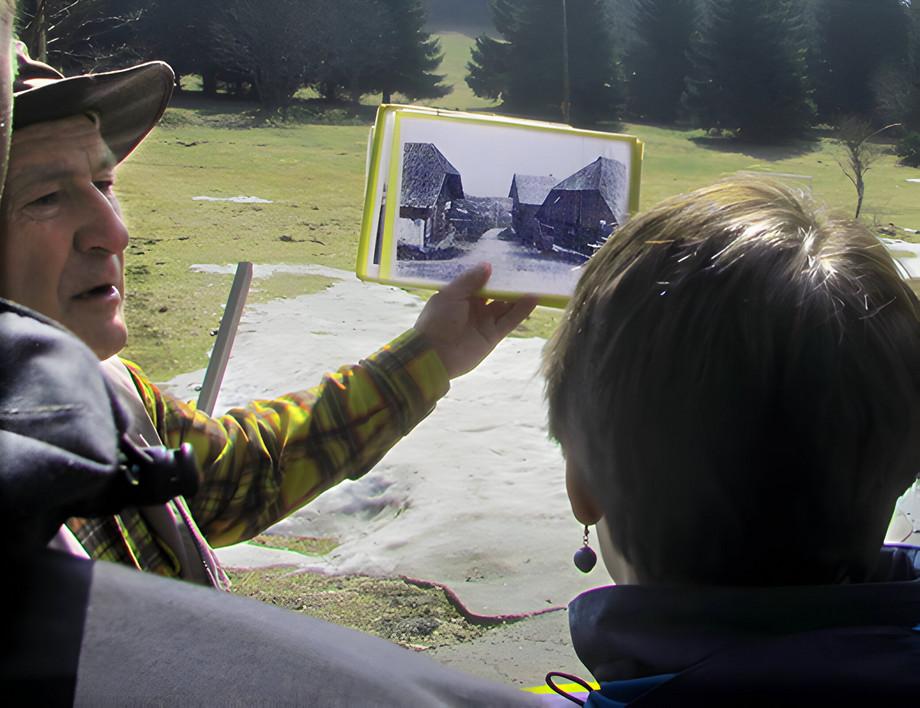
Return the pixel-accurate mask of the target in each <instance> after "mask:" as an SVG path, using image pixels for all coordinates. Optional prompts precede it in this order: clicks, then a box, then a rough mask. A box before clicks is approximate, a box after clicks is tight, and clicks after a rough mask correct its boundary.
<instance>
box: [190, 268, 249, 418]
mask: <svg viewBox="0 0 920 708" xmlns="http://www.w3.org/2000/svg"><path fill="white" fill-rule="evenodd" d="M251 282H252V263H249V262H248V261H243V262H242V263H239V264H238V265H237V266H236V276H234V278H233V285H232V287H231V288H230V297H229V298H227V306H226V307H225V308H224V316H223V317H221V319H220V329H219V330H217V341H216V342H214V351H213V352H211V358H210V360H209V361H208V370H207V371H206V372H205V374H204V382H203V383H202V384H201V391H200V392H199V394H198V403H197V406H198V410H200V411H204V412H205V413H207V414H208V415H213V414H214V404H215V403H217V394H218V392H220V384H221V382H222V381H223V380H224V372H225V371H226V370H227V362H228V361H229V360H230V350H231V349H232V348H233V340H234V339H235V338H236V328H237V327H238V326H239V324H240V317H241V316H242V314H243V307H244V306H245V305H246V296H247V295H248V294H249V284H250V283H251Z"/></svg>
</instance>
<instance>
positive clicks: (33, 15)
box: [18, 0, 144, 70]
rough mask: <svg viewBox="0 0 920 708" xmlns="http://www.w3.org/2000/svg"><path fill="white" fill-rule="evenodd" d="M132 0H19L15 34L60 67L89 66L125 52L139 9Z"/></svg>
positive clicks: (100, 64)
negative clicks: (17, 33) (16, 32)
mask: <svg viewBox="0 0 920 708" xmlns="http://www.w3.org/2000/svg"><path fill="white" fill-rule="evenodd" d="M143 12H144V10H143V3H141V2H138V1H135V0H128V1H125V0H120V1H117V0H21V1H20V2H19V10H18V19H19V23H18V24H19V27H20V28H21V29H20V36H21V38H22V40H23V41H24V42H25V43H26V46H27V47H28V48H29V53H30V54H31V56H33V57H35V58H36V59H39V60H40V61H45V62H50V63H51V64H54V65H56V66H58V67H59V68H66V69H68V70H71V69H81V70H94V69H100V68H109V67H110V66H111V65H115V64H119V63H121V62H122V61H123V58H124V57H125V56H126V55H130V54H131V52H130V49H129V48H128V39H129V38H130V32H129V30H130V27H131V26H132V25H133V23H135V22H136V21H137V20H138V18H139V17H140V16H141V15H142V14H143Z"/></svg>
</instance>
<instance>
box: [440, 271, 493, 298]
mask: <svg viewBox="0 0 920 708" xmlns="http://www.w3.org/2000/svg"><path fill="white" fill-rule="evenodd" d="M491 275H492V266H491V265H489V264H488V263H480V264H479V265H476V266H473V267H472V268H470V269H469V270H467V271H464V272H463V273H461V274H460V275H458V276H457V277H456V278H454V279H453V280H451V281H450V282H449V283H448V284H447V285H445V286H444V287H443V288H441V293H442V294H443V295H444V296H445V297H446V299H451V300H453V299H456V300H465V299H466V298H468V297H469V296H470V295H473V294H474V293H477V292H479V291H480V290H482V289H483V288H484V287H485V286H486V283H487V282H488V281H489V276H491Z"/></svg>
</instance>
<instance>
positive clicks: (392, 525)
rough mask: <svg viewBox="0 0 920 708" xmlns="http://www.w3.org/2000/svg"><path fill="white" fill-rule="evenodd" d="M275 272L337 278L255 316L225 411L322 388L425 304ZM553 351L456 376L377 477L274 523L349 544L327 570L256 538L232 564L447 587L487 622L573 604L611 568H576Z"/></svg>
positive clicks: (225, 390)
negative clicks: (549, 405)
mask: <svg viewBox="0 0 920 708" xmlns="http://www.w3.org/2000/svg"><path fill="white" fill-rule="evenodd" d="M208 269H209V270H217V269H215V268H208ZM220 270H222V271H224V272H232V269H231V268H229V267H227V268H222V269H220ZM272 270H284V271H288V272H306V273H313V274H318V275H325V276H331V277H333V278H336V279H337V282H336V283H335V285H333V286H332V287H330V288H328V289H327V290H325V291H323V292H321V293H317V294H314V295H306V296H303V297H300V298H296V299H291V300H283V301H275V302H271V303H268V304H265V305H252V306H248V307H247V308H246V312H245V313H244V316H243V320H242V322H241V324H240V329H239V334H238V337H237V340H236V344H235V346H234V354H233V357H232V358H231V360H230V364H229V366H228V369H227V374H226V377H225V379H224V384H223V387H222V389H221V395H220V398H219V400H218V402H217V406H216V409H215V410H218V411H220V410H226V409H227V408H229V407H231V406H235V405H239V404H245V403H246V402H247V401H249V400H251V399H252V398H258V397H265V396H266V395H271V394H273V393H275V394H278V393H283V392H286V391H289V390H294V389H297V388H299V387H306V386H310V385H313V384H315V383H317V382H318V381H319V380H320V378H321V377H322V374H323V373H324V372H325V371H327V370H329V369H332V368H336V367H338V366H339V365H341V364H346V363H352V362H355V361H357V360H358V359H359V358H361V357H362V356H365V355H367V354H370V353H371V352H373V351H374V350H375V349H376V348H378V347H379V346H380V345H382V344H384V343H385V342H386V341H388V340H389V339H391V338H393V337H395V336H396V335H398V334H400V333H401V332H402V331H404V330H405V329H406V328H408V327H410V326H411V325H412V323H413V322H414V321H415V318H416V316H417V315H418V313H419V311H420V310H421V307H422V304H423V303H422V301H421V300H420V299H419V298H418V297H416V296H414V295H410V294H408V293H406V292H403V291H402V290H399V289H396V288H392V287H387V286H382V285H375V284H370V283H361V282H359V281H358V280H356V279H355V277H354V275H353V274H352V273H347V272H344V271H336V270H332V269H328V268H321V267H315V266H300V267H287V266H278V267H272V266H256V268H255V277H256V278H258V277H264V276H266V275H267V274H268V273H270V272H271V271H272ZM267 342H270V345H268V346H266V343H267ZM543 343H544V342H543V340H541V339H508V340H505V341H504V342H502V344H500V345H499V347H498V348H497V349H496V351H495V352H493V353H492V355H491V356H490V357H489V358H488V359H487V360H486V361H485V362H484V363H483V364H482V365H481V366H480V367H479V368H477V369H476V370H475V371H473V372H472V373H470V374H468V375H467V376H465V377H463V378H460V379H458V380H456V381H454V382H453V385H452V388H451V391H450V393H449V394H448V395H447V397H446V398H445V399H443V400H442V401H441V402H440V404H439V405H438V407H437V409H436V410H435V412H434V413H433V414H432V415H431V416H429V417H428V418H427V419H426V420H425V421H423V422H422V424H421V425H419V426H418V428H416V429H415V430H414V431H413V432H412V433H411V434H410V435H409V436H408V437H407V438H406V439H404V440H403V441H402V442H401V443H400V444H399V445H397V446H396V447H395V448H394V449H393V450H392V451H391V452H390V453H389V454H388V455H387V456H386V458H385V459H384V460H383V461H382V462H381V463H380V464H379V465H378V466H377V467H376V468H375V470H374V471H373V472H371V473H370V474H369V475H367V476H366V477H365V478H363V479H362V480H360V481H358V482H354V483H352V482H345V483H343V484H342V485H340V486H339V487H337V488H335V489H333V490H330V491H328V492H326V493H325V494H323V495H322V496H321V497H320V498H318V499H317V500H316V501H314V502H313V503H311V504H309V505H308V506H307V508H305V509H303V510H301V511H300V512H298V513H296V514H295V515H294V516H292V517H291V518H289V519H288V520H286V521H284V522H282V523H281V524H279V525H278V526H277V527H276V529H277V530H278V531H283V532H285V533H292V534H298V535H310V536H335V537H337V538H339V539H341V540H342V541H343V544H342V545H341V546H340V547H339V548H337V549H336V550H335V551H333V552H332V553H331V554H330V555H329V556H328V557H326V558H325V559H323V562H322V563H320V564H317V563H316V562H315V561H312V562H311V561H310V560H309V559H305V558H304V557H302V556H298V555H296V554H286V553H284V552H281V551H277V552H273V551H266V550H265V549H261V548H256V547H252V546H248V545H245V544H244V545H241V546H238V547H235V548H231V549H227V550H225V551H222V552H221V557H222V559H223V560H224V562H226V563H227V564H229V565H243V566H251V565H259V564H262V563H270V562H278V561H279V560H284V562H295V563H298V564H300V565H312V566H313V567H316V566H317V565H319V567H321V568H324V569H327V570H333V571H335V572H342V573H345V572H348V573H377V574H386V575H407V576H412V577H418V578H424V579H428V580H434V581H438V582H442V583H446V584H448V585H449V586H450V587H452V588H453V589H454V590H455V591H456V592H457V593H458V594H459V596H460V598H461V599H462V600H463V601H464V603H465V604H467V605H468V606H469V608H470V609H471V610H473V611H474V612H479V613H482V614H490V615H493V614H506V613H521V612H533V611H539V610H543V609H546V608H549V607H554V606H564V605H565V604H567V603H568V601H569V600H570V599H571V598H572V597H574V596H575V595H576V594H577V593H578V592H580V591H581V590H584V589H587V588H589V587H593V586H596V585H600V584H603V583H605V582H606V581H607V578H606V575H605V574H604V573H603V571H602V570H601V569H600V567H598V568H597V569H595V571H594V572H593V573H591V574H590V575H588V576H582V575H581V574H580V573H579V572H578V571H577V570H576V569H575V568H574V566H573V565H572V561H571V558H572V554H573V553H574V551H575V550H576V549H577V548H578V546H579V545H580V543H581V528H580V527H579V525H578V523H577V522H576V521H575V520H574V518H573V517H572V515H571V512H570V510H569V505H568V500H567V498H566V496H565V490H564V481H563V478H564V477H563V463H562V456H561V454H560V452H559V450H558V448H557V447H556V446H555V445H554V444H553V443H551V442H550V441H549V440H548V439H547V436H546V428H545V418H546V416H545V412H544V406H543V400H542V393H543V382H542V379H541V377H540V376H539V375H538V373H537V370H538V365H539V358H540V351H541V348H542V346H543ZM203 373H204V372H203V371H199V372H194V373H192V374H187V375H184V376H180V377H178V378H176V379H174V380H173V381H171V382H170V383H169V385H168V388H169V389H170V390H171V391H173V392H174V393H176V394H177V395H180V396H181V397H183V398H187V399H194V398H195V397H196V395H197V394H196V392H195V386H197V385H200V383H201V380H202V378H203Z"/></svg>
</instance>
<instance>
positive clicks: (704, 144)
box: [688, 133, 821, 162]
mask: <svg viewBox="0 0 920 708" xmlns="http://www.w3.org/2000/svg"><path fill="white" fill-rule="evenodd" d="M688 140H690V142H692V143H694V144H695V145H698V146H700V147H701V148H705V149H706V150H714V151H717V152H732V153H740V154H742V155H747V156H748V157H752V158H754V159H755V160H765V161H767V162H778V161H780V160H787V159H789V158H792V157H801V156H802V155H807V154H809V153H812V152H817V151H818V150H820V149H821V141H820V136H819V135H818V134H817V133H809V134H808V135H807V136H805V137H803V138H799V139H796V140H789V141H787V142H784V143H779V144H776V145H763V144H758V143H746V142H744V141H742V140H739V139H737V138H734V137H730V136H721V135H720V136H713V135H700V136H695V137H691V138H688Z"/></svg>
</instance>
